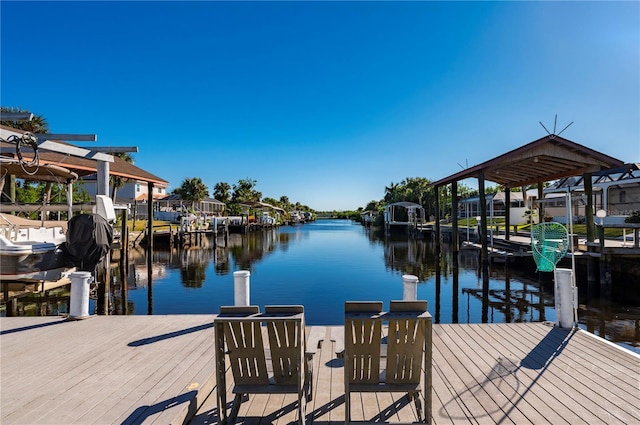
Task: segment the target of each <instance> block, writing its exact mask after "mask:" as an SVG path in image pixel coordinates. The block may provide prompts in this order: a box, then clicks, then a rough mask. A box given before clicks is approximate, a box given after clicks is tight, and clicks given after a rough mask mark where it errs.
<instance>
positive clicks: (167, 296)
mask: <svg viewBox="0 0 640 425" xmlns="http://www.w3.org/2000/svg"><path fill="white" fill-rule="evenodd" d="M436 249H437V247H436V244H435V243H434V242H432V241H430V240H421V239H411V238H408V237H406V236H401V237H398V236H395V237H393V238H389V237H385V236H384V235H380V234H378V233H376V232H373V231H372V230H371V229H369V228H365V227H363V226H362V225H360V224H358V223H355V222H352V221H348V220H319V221H316V222H313V223H307V224H303V225H297V226H282V227H280V228H276V229H269V230H262V231H256V232H250V233H248V234H245V235H241V234H231V235H230V236H229V240H228V242H227V246H226V247H225V246H224V241H223V240H222V239H221V238H220V239H218V244H217V246H216V247H214V246H213V244H210V245H209V246H208V247H205V248H194V249H187V250H179V249H169V248H165V249H162V248H159V247H157V248H156V249H155V250H154V252H153V254H152V259H151V268H150V269H149V267H148V265H147V264H148V260H147V259H146V256H145V253H144V251H139V252H137V254H136V252H135V251H134V252H132V253H131V255H130V258H129V264H128V265H124V264H123V265H122V266H121V267H123V270H126V273H125V274H121V273H120V268H119V267H116V269H115V270H114V278H115V281H116V283H115V285H114V289H115V290H114V292H113V298H114V299H113V301H114V304H113V305H114V311H113V312H112V313H113V314H144V315H146V314H210V313H217V312H218V310H219V307H220V306H222V305H233V303H234V276H233V272H234V271H238V270H247V271H249V273H250V277H249V282H250V283H249V285H250V294H249V296H250V302H251V304H255V305H258V306H260V307H261V308H262V307H264V306H265V305H271V304H302V305H304V307H305V317H306V320H307V323H308V324H311V325H340V324H342V323H343V317H344V302H345V301H358V300H369V301H382V302H383V303H384V305H385V307H387V308H388V305H389V301H391V300H399V299H403V297H411V296H415V295H417V298H418V299H425V300H427V301H428V305H429V307H428V308H429V312H430V313H431V314H432V315H433V318H434V323H504V322H540V321H550V322H555V320H556V312H555V308H554V297H553V283H552V282H551V281H550V280H549V279H548V277H547V279H545V278H544V277H543V278H542V279H541V278H540V276H539V275H538V274H537V273H536V272H535V266H532V267H531V269H530V270H527V269H526V268H525V269H513V268H509V267H507V266H506V265H505V264H492V265H491V266H490V269H489V279H488V291H483V279H482V273H481V271H480V267H479V261H478V260H479V259H478V251H476V250H473V249H462V250H461V251H460V254H459V256H458V259H457V264H458V267H455V263H456V262H455V261H454V257H453V255H452V253H451V251H450V250H449V247H448V246H447V245H443V246H442V248H441V253H440V256H439V261H438V260H436V258H438V256H437V255H436ZM403 275H413V276H416V277H417V278H418V284H417V285H416V286H413V287H412V286H411V285H407V284H405V283H404V281H403V278H402V276H403ZM122 282H126V284H125V285H122V284H121V283H122ZM587 292H589V291H587V290H586V289H585V290H584V291H581V294H580V301H579V302H580V308H579V312H578V314H579V321H580V326H581V327H582V328H584V329H587V330H589V331H591V332H593V333H595V334H597V335H600V336H603V337H605V338H607V339H609V340H612V341H614V342H616V343H619V344H621V345H623V346H625V347H626V348H629V349H631V350H634V351H636V352H640V348H639V346H640V328H639V324H640V302H638V299H637V298H636V299H635V300H634V298H633V297H628V296H621V297H619V298H621V299H622V300H625V302H626V303H627V304H625V303H621V302H620V301H617V300H615V299H613V297H612V296H609V298H608V299H601V298H599V297H598V296H597V295H596V296H594V295H593V294H588V293H587ZM614 295H615V291H614Z"/></svg>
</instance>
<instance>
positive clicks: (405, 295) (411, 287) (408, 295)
mask: <svg viewBox="0 0 640 425" xmlns="http://www.w3.org/2000/svg"><path fill="white" fill-rule="evenodd" d="M402 299H403V300H405V301H415V300H417V299H418V276H414V275H411V274H404V275H402Z"/></svg>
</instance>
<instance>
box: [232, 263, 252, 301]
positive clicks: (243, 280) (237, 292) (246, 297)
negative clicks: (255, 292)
mask: <svg viewBox="0 0 640 425" xmlns="http://www.w3.org/2000/svg"><path fill="white" fill-rule="evenodd" d="M250 277H251V272H249V270H238V271H235V272H233V305H237V306H240V305H249V304H250V295H251V290H250V286H249V281H250Z"/></svg>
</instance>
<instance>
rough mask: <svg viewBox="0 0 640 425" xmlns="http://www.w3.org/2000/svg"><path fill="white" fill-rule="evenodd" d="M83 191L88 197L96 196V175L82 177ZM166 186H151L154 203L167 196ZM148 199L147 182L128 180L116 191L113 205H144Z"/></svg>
mask: <svg viewBox="0 0 640 425" xmlns="http://www.w3.org/2000/svg"><path fill="white" fill-rule="evenodd" d="M81 181H82V183H83V186H82V187H83V188H84V190H86V191H87V193H88V194H89V196H95V195H96V188H97V182H96V175H95V174H92V175H89V176H84V177H82V179H81ZM167 186H168V183H166V184H156V185H154V186H153V194H152V198H153V200H154V201H157V200H159V199H163V198H165V197H166V196H167ZM111 190H112V188H111V187H110V188H109V195H111ZM148 199H149V188H148V186H147V182H145V181H142V180H128V181H125V182H124V186H122V187H119V188H118V189H117V190H116V199H114V200H113V202H114V204H132V203H134V202H140V203H146V202H147V200H148Z"/></svg>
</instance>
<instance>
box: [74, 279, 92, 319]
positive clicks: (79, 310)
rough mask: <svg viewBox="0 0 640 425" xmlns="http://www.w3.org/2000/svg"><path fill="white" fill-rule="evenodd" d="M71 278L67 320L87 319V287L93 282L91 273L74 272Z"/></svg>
mask: <svg viewBox="0 0 640 425" xmlns="http://www.w3.org/2000/svg"><path fill="white" fill-rule="evenodd" d="M69 277H71V297H70V300H69V319H74V320H78V319H86V318H87V317H89V285H90V284H91V281H92V280H93V276H91V272H86V271H83V272H74V273H71V274H70V275H69Z"/></svg>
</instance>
